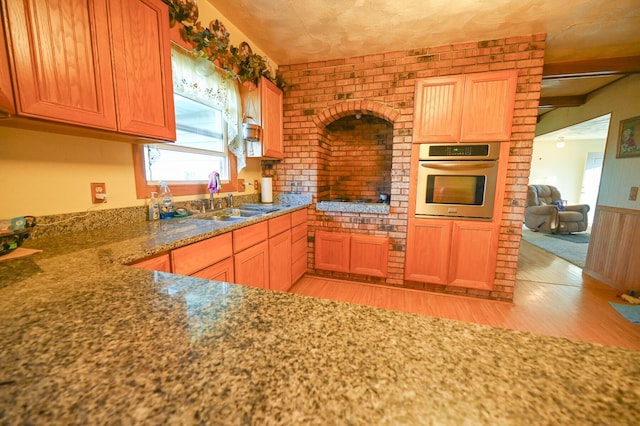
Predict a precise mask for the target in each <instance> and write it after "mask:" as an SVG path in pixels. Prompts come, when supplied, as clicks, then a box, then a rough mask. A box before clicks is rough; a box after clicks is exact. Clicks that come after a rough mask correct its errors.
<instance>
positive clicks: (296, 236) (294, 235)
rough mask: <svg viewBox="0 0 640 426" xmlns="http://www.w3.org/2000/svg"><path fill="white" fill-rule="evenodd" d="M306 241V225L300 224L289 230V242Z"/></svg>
mask: <svg viewBox="0 0 640 426" xmlns="http://www.w3.org/2000/svg"><path fill="white" fill-rule="evenodd" d="M303 238H304V239H305V241H306V239H307V223H306V222H305V223H302V224H300V225H298V226H294V227H293V228H291V241H294V242H295V241H298V240H301V239H303Z"/></svg>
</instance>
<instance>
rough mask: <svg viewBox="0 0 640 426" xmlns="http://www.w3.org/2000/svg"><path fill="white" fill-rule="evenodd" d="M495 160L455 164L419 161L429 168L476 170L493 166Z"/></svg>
mask: <svg viewBox="0 0 640 426" xmlns="http://www.w3.org/2000/svg"><path fill="white" fill-rule="evenodd" d="M495 165H496V162H495V161H487V162H486V163H455V164H447V163H444V164H443V163H437V164H434V163H420V166H422V167H426V168H429V169H439V170H478V169H490V168H492V167H495Z"/></svg>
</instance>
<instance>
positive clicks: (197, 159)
mask: <svg viewBox="0 0 640 426" xmlns="http://www.w3.org/2000/svg"><path fill="white" fill-rule="evenodd" d="M171 61H172V73H173V85H174V104H175V114H176V142H175V143H166V144H163V143H159V144H146V145H142V146H137V147H134V161H135V167H134V169H135V173H136V189H137V193H138V198H147V197H149V195H150V193H151V191H157V188H158V186H159V185H160V182H161V181H166V182H167V183H169V185H170V186H171V190H172V192H173V193H174V194H176V195H190V194H205V193H207V184H208V179H209V174H210V173H211V172H212V171H216V172H218V173H219V174H220V180H221V182H222V184H223V187H222V190H223V191H235V190H236V186H237V182H236V178H237V170H240V169H242V168H243V167H244V165H245V162H244V161H245V158H244V156H245V153H244V143H243V141H242V137H241V132H240V127H239V126H240V125H241V120H240V115H241V108H240V98H239V93H238V88H237V83H236V82H235V81H233V80H230V79H228V78H225V77H224V76H223V75H221V74H220V72H219V71H218V70H217V69H216V67H215V66H214V65H213V64H211V62H209V61H208V60H206V59H201V58H197V56H195V55H193V54H191V53H190V52H188V51H186V50H184V49H182V48H181V47H178V46H172V50H171ZM229 153H232V154H234V155H229ZM236 169H237V170H236Z"/></svg>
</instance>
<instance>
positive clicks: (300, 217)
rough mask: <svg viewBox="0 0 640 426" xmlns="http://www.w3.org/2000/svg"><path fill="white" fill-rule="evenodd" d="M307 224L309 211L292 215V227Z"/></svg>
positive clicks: (304, 210)
mask: <svg viewBox="0 0 640 426" xmlns="http://www.w3.org/2000/svg"><path fill="white" fill-rule="evenodd" d="M303 223H307V209H303V210H298V211H295V212H293V213H291V227H294V226H297V225H302V224H303Z"/></svg>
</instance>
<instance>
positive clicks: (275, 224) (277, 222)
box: [269, 214, 291, 238]
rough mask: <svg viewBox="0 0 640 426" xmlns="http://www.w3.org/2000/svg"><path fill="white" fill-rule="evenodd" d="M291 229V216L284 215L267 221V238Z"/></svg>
mask: <svg viewBox="0 0 640 426" xmlns="http://www.w3.org/2000/svg"><path fill="white" fill-rule="evenodd" d="M288 229H291V215H290V214H285V215H283V216H278V217H274V218H273V219H269V238H271V237H273V236H275V235H278V234H281V233H283V232H284V231H286V230H288Z"/></svg>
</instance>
